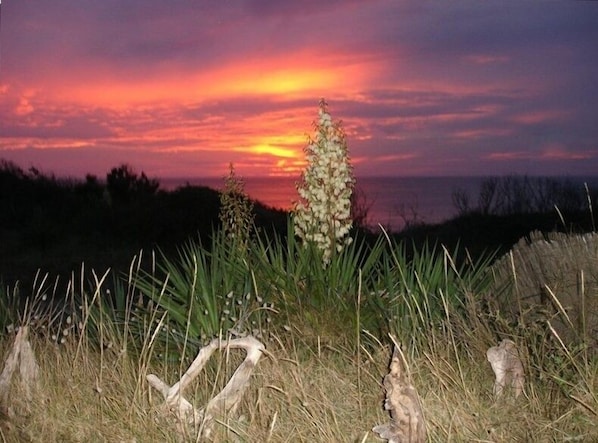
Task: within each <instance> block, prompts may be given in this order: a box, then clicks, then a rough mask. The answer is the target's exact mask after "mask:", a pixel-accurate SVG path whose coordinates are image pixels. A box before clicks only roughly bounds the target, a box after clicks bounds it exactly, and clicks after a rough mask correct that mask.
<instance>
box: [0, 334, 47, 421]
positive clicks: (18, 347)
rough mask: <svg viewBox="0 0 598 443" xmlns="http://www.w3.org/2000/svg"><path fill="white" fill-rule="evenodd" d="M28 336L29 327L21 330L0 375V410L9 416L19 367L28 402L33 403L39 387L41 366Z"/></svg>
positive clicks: (21, 384)
mask: <svg viewBox="0 0 598 443" xmlns="http://www.w3.org/2000/svg"><path fill="white" fill-rule="evenodd" d="M28 334H29V328H28V327H27V326H21V327H20V328H19V332H17V336H16V338H15V342H14V344H13V346H12V349H11V350H10V353H9V354H8V357H7V358H6V362H5V364H4V369H3V370H2V374H0V409H1V410H2V412H4V413H5V414H7V415H8V416H11V415H12V409H11V405H10V404H9V398H10V387H11V381H12V377H13V374H14V372H15V371H16V370H17V367H18V368H19V375H20V386H21V388H22V389H23V392H24V394H25V399H26V400H27V402H31V400H32V398H33V395H34V394H35V392H34V390H35V388H36V387H37V381H38V376H39V366H38V364H37V361H36V360H35V355H34V354H33V350H32V349H31V345H30V344H29V341H28V340H27V335H28Z"/></svg>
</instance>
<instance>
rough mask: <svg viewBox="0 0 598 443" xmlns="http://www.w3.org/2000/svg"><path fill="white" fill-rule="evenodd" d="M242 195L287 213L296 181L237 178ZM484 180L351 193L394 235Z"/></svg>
mask: <svg viewBox="0 0 598 443" xmlns="http://www.w3.org/2000/svg"><path fill="white" fill-rule="evenodd" d="M240 178H241V179H242V180H243V182H244V183H245V192H246V193H247V195H249V197H251V198H252V199H256V200H259V201H260V202H262V203H263V204H265V205H268V206H271V207H274V208H280V209H284V210H289V209H291V208H292V206H293V202H294V201H295V200H296V199H297V191H296V187H295V184H296V182H297V181H298V178H297V177H240ZM566 179H567V180H570V181H571V182H572V183H575V184H579V186H580V187H581V189H583V183H584V182H588V184H590V183H591V184H592V186H594V185H595V184H598V179H597V178H596V177H594V178H582V177H567V178H566ZM484 180H487V177H361V178H360V177H357V178H356V189H357V192H359V193H360V194H361V195H363V196H364V199H363V200H362V202H363V204H364V205H365V207H368V208H369V210H368V219H367V224H368V225H369V226H371V227H376V226H378V224H381V225H382V226H384V228H386V229H387V230H390V231H400V230H401V229H403V228H404V227H405V226H406V225H407V224H408V223H413V222H424V223H440V222H443V221H445V220H448V219H451V218H453V217H455V216H457V215H458V210H457V208H456V206H455V205H454V203H453V194H454V192H455V191H456V190H462V191H465V192H467V193H468V194H469V196H470V201H471V202H472V203H474V204H475V202H476V201H477V198H478V195H479V191H480V186H481V184H482V182H483V181H484ZM160 184H161V188H162V189H165V190H172V189H175V188H176V187H178V186H183V185H185V184H190V185H196V186H208V187H210V188H213V189H218V190H220V189H222V188H223V185H224V179H223V178H164V179H160Z"/></svg>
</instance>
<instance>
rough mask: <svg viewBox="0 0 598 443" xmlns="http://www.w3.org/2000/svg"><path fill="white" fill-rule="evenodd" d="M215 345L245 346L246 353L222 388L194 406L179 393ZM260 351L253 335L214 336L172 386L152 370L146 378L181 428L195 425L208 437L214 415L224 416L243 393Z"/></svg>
mask: <svg viewBox="0 0 598 443" xmlns="http://www.w3.org/2000/svg"><path fill="white" fill-rule="evenodd" d="M217 349H245V350H246V352H247V356H246V357H245V360H243V362H242V363H241V364H240V365H239V367H238V368H237V369H236V371H235V373H234V374H233V375H232V377H231V378H230V380H229V381H228V383H227V384H226V386H225V387H224V388H223V389H222V391H220V393H218V395H216V396H215V397H214V398H212V399H211V400H210V401H209V402H208V404H207V405H206V407H205V408H202V409H200V410H197V409H196V408H195V407H194V406H193V405H192V404H191V403H190V402H189V401H188V400H186V399H185V398H184V397H183V391H184V390H185V388H186V387H187V386H189V384H190V383H191V382H192V381H193V379H195V377H197V376H198V375H199V373H200V372H201V370H202V369H203V367H204V366H205V364H206V362H207V361H208V360H209V359H210V357H211V356H212V354H213V353H214V351H216V350H217ZM264 351H265V347H264V345H263V344H262V343H261V342H260V341H258V340H257V339H255V338H253V337H243V338H237V339H233V340H229V341H223V340H220V339H215V340H212V341H211V342H210V344H208V345H207V346H205V347H204V348H202V349H201V350H200V351H199V353H198V354H197V357H195V360H193V363H191V366H189V369H187V372H185V373H184V374H183V376H182V377H181V379H180V380H179V381H178V382H177V383H175V384H174V385H173V386H169V385H167V384H166V383H165V382H163V381H162V380H160V379H159V378H158V377H157V376H155V375H153V374H150V375H148V376H147V380H148V382H149V383H150V385H151V386H152V387H154V388H155V389H157V390H158V391H160V392H161V393H162V395H163V396H164V399H165V407H166V409H167V410H168V411H170V412H172V413H174V414H175V416H176V417H177V419H178V420H179V424H180V425H181V426H183V428H184V427H185V426H186V425H193V426H195V427H199V429H200V433H201V435H202V436H204V437H209V435H210V433H211V432H212V428H213V425H214V419H215V418H216V417H224V416H226V415H229V414H233V413H234V412H235V411H236V409H237V407H238V406H239V402H240V401H241V398H242V397H243V393H244V392H245V389H246V388H247V386H248V385H249V378H250V376H251V373H252V372H253V369H254V368H255V365H256V364H257V362H258V360H259V359H260V357H261V356H262V353H263V352H264Z"/></svg>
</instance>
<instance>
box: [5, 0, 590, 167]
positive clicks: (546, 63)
mask: <svg viewBox="0 0 598 443" xmlns="http://www.w3.org/2000/svg"><path fill="white" fill-rule="evenodd" d="M0 14H1V16H0V159H6V160H10V161H13V162H15V163H17V164H18V165H19V166H21V167H24V168H29V167H30V166H35V167H37V168H38V169H41V170H42V171H44V172H47V173H54V174H56V175H58V176H71V177H82V176H83V175H85V174H86V173H92V174H96V175H99V176H104V175H105V174H106V172H107V171H109V170H110V168H111V167H114V166H117V165H119V164H121V163H128V164H130V165H131V166H133V167H134V169H135V170H137V171H142V170H143V171H145V172H146V174H148V175H149V176H152V177H181V176H184V177H191V176H218V177H220V176H223V175H225V174H226V173H227V167H228V166H227V165H228V164H229V163H230V162H232V163H233V164H234V165H235V168H236V170H237V172H238V173H239V174H240V175H242V176H262V175H284V174H293V175H297V174H298V173H299V171H300V170H301V168H302V165H303V147H304V146H305V144H306V140H307V136H308V135H310V134H311V132H312V128H313V127H312V123H313V121H314V120H315V119H316V117H317V106H318V101H319V99H320V98H321V97H325V98H326V99H327V101H328V103H329V109H330V112H331V114H332V116H333V118H336V119H340V120H342V121H343V124H344V128H345V130H346V133H347V139H348V144H349V151H350V155H351V159H352V162H353V165H354V167H355V172H356V175H358V176H375V175H386V176H412V175H490V174H510V173H517V174H529V175H598V3H597V2H592V1H525V0H500V1H499V0H496V1H481V0H472V1H464V0H455V1H441V0H436V1H427V0H404V1H401V0H327V1H326V0H293V1H286V0H188V1H179V0H161V1H157V0H102V1H99V0H51V1H50V0H4V1H2V2H1V4H0Z"/></svg>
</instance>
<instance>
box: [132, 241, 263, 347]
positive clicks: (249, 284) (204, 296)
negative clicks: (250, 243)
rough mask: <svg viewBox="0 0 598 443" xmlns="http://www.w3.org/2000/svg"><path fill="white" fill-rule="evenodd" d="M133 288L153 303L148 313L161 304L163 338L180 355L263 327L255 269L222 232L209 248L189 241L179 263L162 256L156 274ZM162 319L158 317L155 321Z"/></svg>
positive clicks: (148, 274)
mask: <svg viewBox="0 0 598 443" xmlns="http://www.w3.org/2000/svg"><path fill="white" fill-rule="evenodd" d="M135 285H136V288H137V289H138V290H139V291H141V293H142V294H143V296H144V297H146V298H147V299H148V300H149V303H148V306H150V307H152V309H149V312H152V311H153V307H154V306H157V307H158V309H159V311H161V312H163V313H164V314H165V319H164V321H163V323H164V327H163V328H162V329H163V330H162V331H161V332H162V334H161V340H162V341H163V342H164V343H166V341H170V343H174V344H176V346H177V347H178V350H179V351H181V352H182V351H185V350H188V351H190V352H192V353H193V352H195V351H196V350H197V348H198V347H199V346H201V345H202V344H205V343H206V342H207V341H209V340H210V339H212V338H214V337H218V336H221V335H224V336H225V335H226V334H229V333H233V334H244V333H247V332H254V331H253V330H254V329H260V322H259V315H260V313H261V312H260V311H261V308H262V305H261V304H260V303H259V302H258V299H257V295H256V291H255V289H256V284H255V281H254V278H253V273H252V270H251V269H250V267H249V263H248V262H247V260H245V259H243V258H240V256H239V255H238V248H237V245H236V244H235V243H234V242H233V241H231V239H230V238H229V237H227V236H226V235H225V233H223V232H222V231H220V232H217V233H215V234H214V235H213V240H212V244H211V247H210V249H209V250H207V249H205V248H204V247H203V246H202V245H201V243H199V242H197V241H189V242H187V243H186V244H185V245H183V246H182V247H180V248H179V251H178V257H177V258H176V259H172V258H169V257H167V256H166V255H165V254H160V256H159V258H158V259H157V263H156V270H155V272H153V273H145V274H144V275H143V276H142V277H141V278H139V279H138V280H137V282H136V284H135ZM149 312H148V313H149ZM160 318H161V317H160V316H155V315H154V319H155V322H156V323H158V321H159V320H160Z"/></svg>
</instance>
